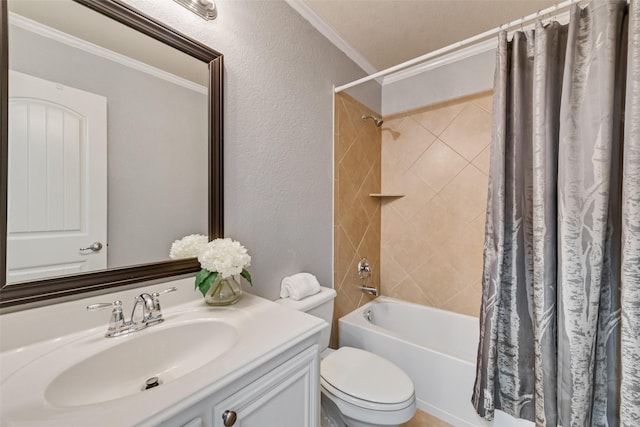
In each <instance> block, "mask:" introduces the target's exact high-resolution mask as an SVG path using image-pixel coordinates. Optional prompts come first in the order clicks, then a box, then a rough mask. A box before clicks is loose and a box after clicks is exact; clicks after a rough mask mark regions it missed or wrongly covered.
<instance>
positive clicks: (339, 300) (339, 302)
mask: <svg viewBox="0 0 640 427" xmlns="http://www.w3.org/2000/svg"><path fill="white" fill-rule="evenodd" d="M336 292H337V295H336V299H335V300H334V303H333V304H334V305H333V325H332V328H331V346H332V347H333V348H338V341H339V330H338V319H339V318H341V317H342V316H344V315H346V314H348V313H351V312H352V311H353V310H355V309H356V307H357V301H356V302H353V301H351V299H350V298H349V296H347V294H346V293H344V292H343V291H342V290H340V289H337V290H336Z"/></svg>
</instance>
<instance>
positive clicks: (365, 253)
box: [356, 224, 380, 268]
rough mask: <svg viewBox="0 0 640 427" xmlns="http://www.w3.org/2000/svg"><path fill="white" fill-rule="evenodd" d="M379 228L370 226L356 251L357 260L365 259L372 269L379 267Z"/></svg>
mask: <svg viewBox="0 0 640 427" xmlns="http://www.w3.org/2000/svg"><path fill="white" fill-rule="evenodd" d="M378 230H379V227H376V225H375V224H370V225H369V228H368V229H367V232H366V233H365V235H364V237H363V239H362V242H361V243H360V246H359V247H358V248H357V249H356V253H357V254H358V258H359V259H361V258H367V260H368V261H369V264H370V265H371V267H372V268H376V267H377V266H378V265H380V232H379V231H378Z"/></svg>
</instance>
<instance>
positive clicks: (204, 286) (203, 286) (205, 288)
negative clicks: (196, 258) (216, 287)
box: [196, 270, 218, 296]
mask: <svg viewBox="0 0 640 427" xmlns="http://www.w3.org/2000/svg"><path fill="white" fill-rule="evenodd" d="M205 271H206V270H205ZM217 277H218V272H217V271H213V272H209V275H207V277H206V278H205V279H204V280H203V281H202V282H201V283H199V284H198V283H197V282H196V287H197V288H198V289H199V290H200V292H201V293H202V296H205V295H207V292H209V289H211V285H212V284H213V282H215V280H216V278H217Z"/></svg>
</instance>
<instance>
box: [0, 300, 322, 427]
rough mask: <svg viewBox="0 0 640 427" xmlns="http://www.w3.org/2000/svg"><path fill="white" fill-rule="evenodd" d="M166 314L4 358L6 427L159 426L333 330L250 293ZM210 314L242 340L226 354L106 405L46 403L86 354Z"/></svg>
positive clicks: (0, 401)
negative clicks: (137, 327) (110, 334)
mask: <svg viewBox="0 0 640 427" xmlns="http://www.w3.org/2000/svg"><path fill="white" fill-rule="evenodd" d="M164 317H165V321H164V322H163V323H162V324H160V325H156V326H151V327H149V328H147V329H145V330H142V331H139V332H134V333H132V334H130V335H127V336H123V337H117V338H105V337H104V333H105V331H106V326H107V325H106V324H105V325H102V326H101V327H99V328H93V329H89V330H85V331H80V332H75V333H72V334H69V335H65V336H62V337H58V338H55V339H51V340H47V341H42V342H39V343H35V344H32V345H28V346H25V347H21V348H16V349H12V350H8V351H5V352H3V353H0V369H1V371H0V379H1V382H0V426H2V427H13V426H25V427H26V426H47V427H57V426H61V427H62V426H64V427H69V426H76V425H77V426H80V425H91V426H96V427H97V426H116V425H117V426H128V425H154V424H157V423H158V422H160V421H162V420H163V419H167V418H169V417H171V416H173V415H175V414H177V413H179V412H181V411H182V410H184V409H186V408H188V407H189V406H191V405H193V404H194V403H196V402H198V401H200V400H201V399H202V398H204V397H206V396H208V395H210V394H212V393H215V392H216V391H218V390H221V389H223V388H224V387H225V386H227V385H229V384H231V383H232V382H233V381H235V380H237V379H239V378H241V377H242V376H244V375H246V374H248V373H249V372H250V371H252V370H253V369H255V368H257V367H259V366H260V365H262V364H263V363H265V362H266V361H268V360H270V359H271V358H273V357H275V356H276V355H278V354H280V353H282V352H284V351H285V350H286V349H288V348H290V347H292V346H294V345H296V344H297V343H300V342H302V341H303V340H305V339H308V338H310V337H312V336H313V335H314V334H318V333H319V332H320V331H321V330H322V329H324V328H325V327H328V325H327V323H326V322H324V321H323V320H321V319H319V318H316V317H313V316H309V315H306V314H304V313H300V312H296V311H293V310H289V309H287V308H285V307H282V306H280V305H279V304H276V303H274V302H272V301H268V300H265V299H262V298H260V297H256V296H253V295H250V294H245V295H244V296H243V298H242V299H241V300H240V301H239V302H238V303H237V304H235V305H233V306H230V307H223V308H214V307H208V306H206V305H205V304H204V302H202V301H201V300H200V301H194V302H188V303H185V304H181V305H178V306H174V307H172V308H170V309H166V310H165V313H164ZM205 317H206V318H207V319H212V320H215V321H221V322H224V323H226V324H228V325H231V326H232V327H233V328H235V331H237V336H236V338H235V343H234V344H233V345H232V346H231V347H230V348H229V349H228V350H227V351H226V352H224V353H222V354H221V355H219V356H218V357H217V358H215V359H214V360H213V361H210V362H208V363H206V364H204V365H203V366H202V367H200V368H199V369H195V370H194V371H192V372H189V373H186V374H184V375H183V376H180V377H178V378H176V379H174V380H172V381H168V382H166V383H165V384H162V385H161V386H159V387H156V388H153V389H151V390H147V391H144V392H138V393H134V394H129V395H128V396H125V397H119V398H116V399H114V400H109V401H104V402H101V403H92V404H86V405H80V406H72V407H65V406H62V405H54V404H52V403H51V402H50V401H49V400H50V399H47V397H46V393H47V387H48V386H49V384H51V383H52V381H53V380H54V379H55V378H56V377H57V376H58V375H60V374H61V373H63V372H64V371H66V370H67V369H68V368H70V367H73V366H75V365H77V364H78V363H79V362H81V361H83V360H85V359H87V358H88V357H91V356H92V355H95V354H98V353H100V352H102V351H105V350H109V349H110V348H111V347H114V346H116V345H119V344H121V343H124V342H125V340H132V339H136V338H141V337H143V336H144V334H150V333H153V332H154V330H159V329H156V328H170V327H175V326H176V325H177V324H180V322H183V323H184V322H189V319H192V318H199V319H202V318H205ZM185 319H186V320H185ZM172 322H173V323H172ZM43 327H46V324H43ZM183 330H184V331H188V330H189V328H188V327H186V328H184V329H183ZM201 339H202V340H206V339H207V337H206V336H202V337H201ZM136 362H137V363H139V362H140V361H139V360H138V361H136ZM84 380H86V381H87V382H90V381H91V380H92V378H86V379H85V378H83V381H84Z"/></svg>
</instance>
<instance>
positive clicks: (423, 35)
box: [289, 0, 560, 73]
mask: <svg viewBox="0 0 640 427" xmlns="http://www.w3.org/2000/svg"><path fill="white" fill-rule="evenodd" d="M300 1H301V2H303V3H304V5H306V6H307V7H306V8H304V9H306V11H307V15H309V14H312V15H313V14H314V15H315V17H312V18H311V19H310V17H309V16H305V17H306V18H307V19H309V20H310V22H311V23H312V24H314V25H315V26H316V27H317V26H318V25H320V26H323V25H328V26H329V27H330V28H331V29H332V30H333V31H334V32H335V33H337V36H339V38H341V39H342V41H343V42H344V43H345V44H343V45H342V46H338V47H340V48H342V50H343V51H344V50H345V45H346V46H347V50H348V49H349V46H350V48H351V49H352V50H353V51H354V52H351V53H355V55H349V52H345V53H347V54H348V55H349V56H350V57H351V58H352V59H354V60H356V62H358V65H360V66H361V67H362V68H364V69H365V71H368V72H371V73H372V72H375V71H380V70H383V69H385V68H389V67H391V66H394V65H396V64H399V63H401V62H404V61H407V60H409V59H412V58H415V57H417V56H420V55H423V54H425V53H429V52H432V51H434V50H436V49H439V48H441V47H444V46H448V45H450V44H453V43H455V42H458V41H462V40H464V39H466V38H468V37H471V36H474V35H477V34H480V33H482V32H484V31H487V30H490V29H493V28H495V27H498V26H500V25H501V24H505V23H507V22H510V21H514V20H517V19H520V18H522V17H523V16H526V15H530V14H534V13H537V12H538V11H540V10H542V9H546V8H548V7H550V6H553V5H554V4H555V3H556V1H554V0H300ZM557 1H558V2H559V1H560V0H557ZM289 3H290V4H291V3H292V1H289ZM292 6H293V5H292ZM294 8H295V9H296V10H298V11H299V12H300V8H297V7H295V6H294ZM315 19H317V20H318V21H320V22H315V23H314V20H315ZM321 32H322V31H321ZM325 35H326V34H325ZM332 41H333V42H334V43H336V41H335V40H332ZM338 44H340V43H338ZM354 56H355V57H354ZM356 58H359V60H357V59H356Z"/></svg>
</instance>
